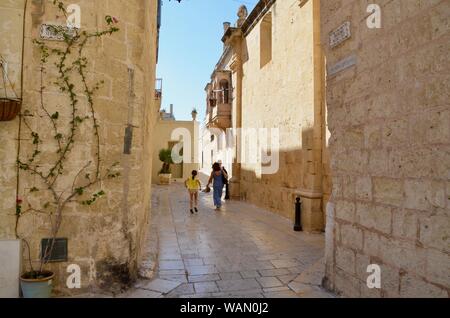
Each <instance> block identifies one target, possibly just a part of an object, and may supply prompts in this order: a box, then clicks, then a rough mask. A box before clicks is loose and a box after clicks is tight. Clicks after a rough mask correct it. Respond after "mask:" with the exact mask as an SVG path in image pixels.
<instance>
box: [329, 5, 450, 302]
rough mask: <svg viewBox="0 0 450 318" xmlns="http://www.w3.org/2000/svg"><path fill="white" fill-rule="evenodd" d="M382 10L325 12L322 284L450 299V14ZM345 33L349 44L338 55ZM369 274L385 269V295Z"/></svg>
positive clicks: (433, 9)
mask: <svg viewBox="0 0 450 318" xmlns="http://www.w3.org/2000/svg"><path fill="white" fill-rule="evenodd" d="M374 2H376V3H378V7H374V8H372V9H368V5H369V3H367V1H357V0H351V1H321V20H322V21H321V25H322V31H321V33H322V44H323V48H324V56H325V59H326V63H327V71H328V75H327V80H326V87H327V90H326V101H327V109H328V122H329V129H330V131H331V139H330V149H329V150H330V156H331V167H332V168H331V170H332V175H333V195H332V204H330V206H329V209H328V215H327V220H328V223H327V227H328V228H327V234H326V236H327V240H326V246H327V247H326V249H327V251H326V254H327V256H326V262H327V271H326V280H325V282H326V285H327V286H328V287H329V288H331V289H334V290H335V291H337V292H340V293H342V294H343V295H345V296H352V297H399V296H400V297H448V296H449V291H450V276H449V273H450V256H449V255H450V254H449V252H450V251H449V246H450V201H449V197H450V187H449V186H450V183H449V180H450V174H449V171H450V156H449V155H450V108H449V99H448V97H449V91H450V84H449V83H450V81H449V79H450V77H449V74H450V63H449V62H450V60H449V57H450V55H449V54H448V52H449V50H450V30H449V13H450V3H449V2H448V1H439V0H437V1H409V0H399V1H374ZM378 17H380V18H381V25H380V28H376V27H375V28H370V27H369V26H374V25H376V22H377V21H376V19H377V18H378ZM374 19H375V20H374ZM345 22H349V23H350V28H349V30H350V33H351V36H350V37H347V36H344V37H341V39H340V40H339V41H338V42H341V43H337V44H338V45H336V46H334V47H333V48H332V47H331V45H330V40H331V39H332V38H331V37H333V35H334V34H335V32H334V31H335V30H337V29H338V28H339V27H340V26H341V25H343V23H345ZM346 34H347V35H348V32H346ZM345 38H347V39H345ZM342 61H347V62H346V63H343V62H342ZM369 264H377V265H379V266H380V267H381V289H376V288H375V289H369V288H368V287H367V282H366V280H367V277H368V276H369V273H367V267H368V265H369Z"/></svg>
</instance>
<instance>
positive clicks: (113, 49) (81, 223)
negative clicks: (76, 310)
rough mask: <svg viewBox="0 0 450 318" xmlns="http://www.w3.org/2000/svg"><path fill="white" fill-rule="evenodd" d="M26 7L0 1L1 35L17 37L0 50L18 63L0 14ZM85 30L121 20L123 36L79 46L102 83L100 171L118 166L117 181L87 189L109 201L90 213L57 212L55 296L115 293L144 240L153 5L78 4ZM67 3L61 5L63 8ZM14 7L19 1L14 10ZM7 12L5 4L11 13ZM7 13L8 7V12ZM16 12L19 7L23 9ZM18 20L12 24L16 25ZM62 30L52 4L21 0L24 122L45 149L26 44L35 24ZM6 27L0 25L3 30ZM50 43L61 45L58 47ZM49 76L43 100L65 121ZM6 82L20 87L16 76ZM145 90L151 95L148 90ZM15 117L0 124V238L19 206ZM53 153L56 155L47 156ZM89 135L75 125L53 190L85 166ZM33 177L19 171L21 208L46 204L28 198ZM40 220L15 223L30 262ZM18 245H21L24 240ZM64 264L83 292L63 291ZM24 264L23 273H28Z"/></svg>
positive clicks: (35, 63)
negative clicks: (63, 247) (63, 248)
mask: <svg viewBox="0 0 450 318" xmlns="http://www.w3.org/2000/svg"><path fill="white" fill-rule="evenodd" d="M19 2H23V1H8V0H1V1H0V9H1V12H0V14H1V15H2V19H1V24H2V27H1V29H0V30H1V32H4V31H6V32H8V34H11V33H12V32H13V33H14V36H12V35H11V36H8V37H4V36H3V35H4V34H3V33H2V34H1V36H0V39H1V40H0V44H1V46H0V53H1V54H2V55H3V54H7V55H8V56H13V57H14V58H13V60H14V61H15V63H16V62H17V60H18V58H17V54H18V53H17V51H18V50H19V48H20V47H19V45H18V42H20V38H21V35H20V34H21V31H20V29H19V28H17V29H16V28H14V27H12V26H11V25H10V24H9V23H7V22H5V21H6V20H3V16H8V17H14V21H13V22H12V23H14V25H18V24H19V22H18V19H16V17H19V16H20V14H21V11H19V10H17V9H15V11H14V14H12V13H11V14H9V13H8V12H7V11H4V10H5V9H4V8H5V7H8V8H9V7H12V5H13V4H14V7H15V6H16V4H18V3H19ZM77 3H78V4H79V5H80V7H81V28H82V30H89V31H93V30H100V29H104V28H105V26H106V24H105V20H104V16H105V15H111V16H114V17H116V18H117V19H118V20H119V23H118V27H119V28H120V31H119V32H118V33H116V34H113V35H111V36H107V37H104V38H103V39H101V40H92V41H90V42H89V43H88V45H87V47H86V52H87V53H86V56H87V57H88V58H89V61H90V64H89V74H88V81H89V82H90V83H92V82H95V81H99V80H104V82H105V84H104V85H103V87H102V88H101V89H100V90H99V91H98V92H97V93H96V95H95V98H94V102H95V108H96V113H97V117H98V120H99V125H100V145H101V157H102V158H103V161H102V165H103V166H104V167H107V166H108V165H110V164H111V163H113V162H119V163H120V164H119V170H120V172H121V176H120V177H119V178H117V179H115V180H109V181H103V182H102V183H101V184H99V185H98V186H97V187H95V188H94V189H93V190H100V189H102V190H104V191H105V193H106V195H105V197H103V198H101V199H100V200H99V201H98V202H97V203H96V204H94V205H93V206H91V207H86V206H83V205H80V204H76V203H70V204H69V205H68V206H67V209H66V211H65V213H64V216H63V221H62V226H61V231H60V233H59V235H58V237H65V238H68V242H69V246H68V247H69V248H68V253H69V255H68V256H69V260H68V262H67V263H55V264H52V265H51V266H50V268H51V270H53V271H55V273H56V279H55V281H56V285H57V291H59V292H64V293H69V292H70V293H80V292H86V291H87V290H92V289H95V288H103V289H113V290H116V291H117V290H119V289H120V288H121V287H123V286H125V285H127V284H128V283H129V282H130V280H132V279H133V278H134V277H135V275H136V272H137V263H138V262H139V261H140V258H141V254H140V249H141V243H142V239H143V237H144V234H145V233H144V231H145V229H146V226H145V225H146V222H147V221H148V218H149V207H150V187H151V168H152V166H151V164H152V157H151V153H152V149H151V138H150V136H151V133H152V129H153V127H154V123H155V121H156V115H157V112H156V110H155V107H153V106H154V105H153V104H154V91H153V90H152V89H153V83H154V82H155V64H156V16H157V1H144V0H134V1H126V2H124V1H118V0H106V1H105V0H102V1H100V0H96V1H91V0H81V1H78V2H77ZM67 4H68V3H67ZM18 7H20V5H18ZM12 9H13V8H11V10H12ZM8 10H10V9H8ZM22 14H23V11H22ZM16 20H17V21H16ZM49 22H50V23H60V24H65V21H64V20H63V19H62V15H61V14H60V13H58V12H57V10H56V9H55V8H54V6H53V4H52V1H45V0H41V1H28V7H27V12H26V28H25V70H24V96H23V110H28V111H29V113H30V114H31V116H29V117H27V121H28V123H29V124H30V125H31V126H32V127H35V126H36V125H41V127H39V130H40V131H41V133H42V136H43V139H44V141H45V142H46V143H47V144H48V143H50V142H51V140H52V138H53V132H52V130H51V129H52V128H51V125H50V124H47V125H44V124H42V123H43V122H44V121H45V116H44V114H43V111H42V109H41V108H40V106H39V105H40V103H39V99H40V98H39V90H40V80H39V78H40V75H39V74H40V72H39V59H40V54H39V50H38V49H37V47H36V46H35V45H34V44H33V43H32V40H33V39H35V38H37V36H38V30H39V28H40V25H41V24H42V23H49ZM5 23H7V27H5ZM51 45H55V46H58V45H59V44H58V43H57V42H54V43H53V44H51ZM54 78H55V71H54V70H51V71H49V73H48V74H47V76H46V77H45V80H44V81H45V89H44V98H45V103H46V105H47V107H49V109H50V110H52V111H55V110H57V111H59V112H60V116H61V118H66V117H65V116H67V115H68V114H67V103H68V101H67V99H66V95H64V94H61V92H59V91H58V90H57V88H55V87H53V85H52V81H53V80H54ZM13 79H14V80H15V81H18V79H17V76H14V77H13ZM149 88H150V89H149ZM77 95H78V97H79V99H80V105H79V109H80V111H84V110H86V107H87V101H86V98H85V97H84V96H83V93H82V92H81V91H79V92H77ZM18 126H19V119H18V118H16V119H15V120H14V121H12V122H1V123H0V161H1V163H2V169H1V172H0V184H1V186H0V189H1V196H0V239H11V238H15V224H16V217H15V203H16V191H15V188H16V164H15V162H16V152H17V136H18ZM24 126H25V125H24V123H23V124H22V134H21V139H22V140H23V141H22V143H21V144H22V149H21V155H22V156H26V154H27V153H28V154H29V153H30V152H31V151H32V146H31V145H30V143H29V142H27V141H29V139H30V137H29V131H28V130H27V129H26V127H24ZM126 128H128V129H129V130H130V131H132V140H131V152H130V154H124V136H125V129H126ZM52 153H53V155H52ZM54 153H55V150H54V149H53V148H52V147H47V146H44V148H43V149H42V154H41V159H40V161H39V162H38V163H37V164H45V162H46V160H50V159H52V156H54ZM95 154H96V149H95V146H94V145H93V140H92V131H90V130H89V128H88V126H86V127H82V129H81V133H80V134H79V135H78V136H76V146H75V148H74V149H73V151H72V152H71V153H70V155H69V156H70V158H69V160H68V163H67V164H66V167H65V173H64V175H63V177H62V179H61V180H62V181H61V184H60V185H58V187H59V188H60V189H61V191H63V189H65V188H67V187H69V188H70V184H69V180H73V173H74V172H76V171H79V170H80V169H81V168H82V167H83V166H84V165H85V164H86V162H88V161H94V160H95V158H96V155H95ZM37 179H38V178H37V177H35V176H31V175H30V174H29V173H27V172H24V171H22V172H21V173H20V188H19V197H20V198H21V199H22V200H23V201H24V202H23V209H24V210H25V209H26V208H27V206H28V204H29V203H33V204H39V203H42V202H43V201H44V200H47V199H48V198H47V197H46V194H44V192H45V191H40V192H37V193H30V190H31V189H32V187H34V186H38V187H41V185H39V182H38V180H37ZM49 227H50V223H49V219H48V217H47V216H45V215H43V214H41V213H36V212H29V213H26V214H24V215H23V216H22V217H21V218H20V222H19V226H18V235H19V236H20V237H21V238H24V239H26V240H27V241H28V242H29V243H30V246H31V258H32V261H33V262H35V263H36V261H37V260H38V258H39V245H40V240H41V239H42V238H45V237H49V235H50V232H49ZM24 245H25V244H24ZM23 264H24V266H27V264H28V251H27V250H24V261H23ZM68 264H78V265H80V266H81V269H82V289H81V290H71V291H69V290H67V289H66V288H65V281H66V279H67V275H68V273H67V272H66V269H67V265H68ZM28 269H29V268H28V267H26V268H24V270H28Z"/></svg>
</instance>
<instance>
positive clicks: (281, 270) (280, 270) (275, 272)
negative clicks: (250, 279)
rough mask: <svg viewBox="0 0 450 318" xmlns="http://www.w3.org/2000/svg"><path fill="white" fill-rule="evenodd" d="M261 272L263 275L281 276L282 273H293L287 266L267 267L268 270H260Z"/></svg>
mask: <svg viewBox="0 0 450 318" xmlns="http://www.w3.org/2000/svg"><path fill="white" fill-rule="evenodd" d="M259 273H260V274H261V276H281V275H287V274H292V273H291V272H290V271H289V270H288V269H286V268H277V269H266V270H261V271H259Z"/></svg>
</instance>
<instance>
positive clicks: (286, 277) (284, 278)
mask: <svg viewBox="0 0 450 318" xmlns="http://www.w3.org/2000/svg"><path fill="white" fill-rule="evenodd" d="M297 277H298V275H297V274H287V275H281V276H277V278H278V279H279V280H280V281H281V282H282V283H283V284H289V283H290V282H292V281H293V280H295V279H296V278H297Z"/></svg>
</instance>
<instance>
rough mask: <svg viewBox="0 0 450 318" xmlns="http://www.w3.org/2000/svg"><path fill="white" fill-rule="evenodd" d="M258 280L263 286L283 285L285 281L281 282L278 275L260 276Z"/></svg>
mask: <svg viewBox="0 0 450 318" xmlns="http://www.w3.org/2000/svg"><path fill="white" fill-rule="evenodd" d="M256 280H257V281H258V283H260V284H261V286H262V287H263V288H269V287H280V286H283V283H282V282H280V281H279V280H278V279H277V278H276V277H258V278H256Z"/></svg>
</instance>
